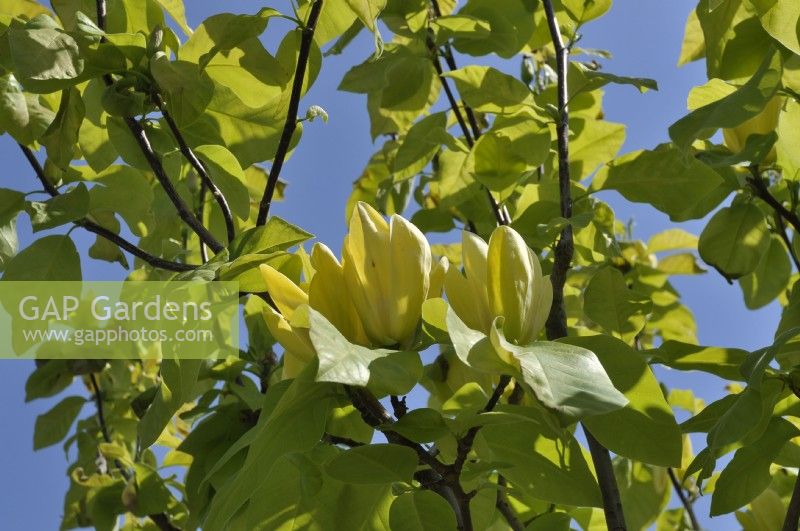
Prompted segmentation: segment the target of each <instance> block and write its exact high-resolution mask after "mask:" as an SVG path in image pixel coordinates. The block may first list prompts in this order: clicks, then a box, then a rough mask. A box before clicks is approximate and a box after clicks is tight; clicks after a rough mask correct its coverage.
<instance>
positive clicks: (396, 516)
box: [389, 490, 456, 531]
mask: <svg viewBox="0 0 800 531" xmlns="http://www.w3.org/2000/svg"><path fill="white" fill-rule="evenodd" d="M389 526H390V528H391V529H392V531H454V530H455V529H456V516H455V514H453V510H452V509H451V508H450V505H449V504H448V503H447V502H446V501H445V499H444V498H442V497H441V496H439V495H438V494H436V493H434V492H433V491H430V490H415V491H413V492H406V493H405V494H401V495H400V496H398V497H397V498H395V500H394V501H393V502H392V508H391V509H390V511H389Z"/></svg>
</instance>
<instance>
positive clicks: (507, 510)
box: [495, 474, 525, 531]
mask: <svg viewBox="0 0 800 531" xmlns="http://www.w3.org/2000/svg"><path fill="white" fill-rule="evenodd" d="M507 484H508V483H507V482H506V478H505V477H504V476H503V475H502V474H501V475H499V476H497V486H498V489H497V501H496V502H495V507H497V510H498V511H500V514H502V515H503V518H505V519H506V522H507V523H508V526H509V527H510V528H511V529H512V531H524V529H525V524H523V523H522V522H521V521H520V519H519V517H517V513H515V512H514V509H513V507H511V504H509V503H508V494H507V493H506V486H507Z"/></svg>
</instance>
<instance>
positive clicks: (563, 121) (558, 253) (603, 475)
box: [542, 0, 627, 531]
mask: <svg viewBox="0 0 800 531" xmlns="http://www.w3.org/2000/svg"><path fill="white" fill-rule="evenodd" d="M542 3H543V6H544V11H545V16H546V18H547V27H548V29H549V30H550V38H551V39H552V41H553V47H554V48H555V52H556V72H557V74H558V111H559V117H558V122H557V123H556V132H557V137H558V138H557V140H558V184H559V190H560V195H561V216H562V217H563V218H565V219H570V218H571V217H572V195H571V190H570V186H571V184H572V181H571V179H570V172H569V107H568V105H567V104H568V101H569V89H568V86H567V69H568V68H569V49H568V48H567V47H566V46H565V45H564V39H563V37H562V36H561V29H560V28H559V27H558V19H557V18H556V14H555V10H554V9H553V2H552V0H542ZM573 254H574V244H573V235H572V225H567V226H566V227H564V229H563V230H562V231H561V236H560V237H559V239H558V243H557V244H556V248H555V253H554V264H553V271H552V273H551V274H550V280H551V282H552V284H553V305H552V307H551V309H550V315H549V316H548V318H547V325H546V327H547V337H548V339H550V340H555V339H559V338H562V337H566V335H567V314H566V311H565V309H564V285H565V284H566V281H567V272H568V271H569V269H570V265H571V263H572V257H573ZM584 432H585V434H586V441H587V443H588V445H589V451H590V452H591V454H592V461H593V462H594V467H595V470H596V471H597V481H598V484H599V486H600V493H601V495H602V497H603V509H604V512H605V516H606V525H607V526H608V529H610V530H613V531H619V530H625V529H627V528H626V526H625V516H624V514H623V510H622V501H621V498H620V496H619V489H618V487H617V481H616V478H615V477H614V468H613V465H612V464H611V456H610V454H609V453H608V450H607V449H606V448H605V447H604V446H603V445H601V444H600V443H599V442H598V441H597V439H595V438H594V436H593V435H592V434H591V433H590V432H589V430H587V429H586V428H585V427H584Z"/></svg>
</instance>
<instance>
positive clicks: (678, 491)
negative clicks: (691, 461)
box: [667, 468, 700, 531]
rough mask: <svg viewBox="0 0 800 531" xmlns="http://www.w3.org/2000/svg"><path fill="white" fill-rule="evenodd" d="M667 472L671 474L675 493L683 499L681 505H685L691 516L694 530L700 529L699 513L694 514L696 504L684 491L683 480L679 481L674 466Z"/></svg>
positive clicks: (688, 514) (684, 507)
mask: <svg viewBox="0 0 800 531" xmlns="http://www.w3.org/2000/svg"><path fill="white" fill-rule="evenodd" d="M667 474H669V480H670V481H671V482H672V486H673V487H674V489H675V494H677V495H678V499H679V500H680V501H681V505H683V509H684V511H686V515H687V516H688V517H689V523H690V524H691V526H692V529H694V531H700V524H699V523H698V522H697V515H695V514H694V506H693V505H692V502H691V501H690V500H689V498H688V497H686V492H684V490H683V486H682V485H681V482H680V481H678V477H677V476H676V475H675V470H673V469H672V468H667Z"/></svg>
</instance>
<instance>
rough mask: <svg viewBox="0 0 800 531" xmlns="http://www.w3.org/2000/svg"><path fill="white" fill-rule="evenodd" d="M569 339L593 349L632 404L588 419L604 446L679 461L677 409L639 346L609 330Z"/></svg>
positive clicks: (653, 460)
mask: <svg viewBox="0 0 800 531" xmlns="http://www.w3.org/2000/svg"><path fill="white" fill-rule="evenodd" d="M568 341H569V343H570V344H573V345H576V346H579V347H583V348H586V349H589V350H591V351H592V352H594V353H595V355H596V356H597V357H598V359H599V360H600V363H602V364H603V367H604V368H605V370H606V373H607V374H608V376H609V378H611V382H612V383H613V384H614V387H615V388H617V389H619V390H620V391H622V392H623V393H624V394H625V398H627V399H628V405H626V406H625V407H624V408H623V409H619V410H617V411H612V412H610V413H606V414H604V415H598V416H593V417H586V418H585V419H584V420H583V422H584V425H585V426H586V427H587V428H588V429H589V431H590V432H591V433H592V435H594V436H595V437H596V438H597V440H598V441H600V442H601V443H602V444H603V446H605V447H606V448H608V449H609V450H611V451H612V452H614V453H616V454H619V455H624V456H625V457H628V458H630V459H633V460H636V461H641V462H644V463H649V464H652V465H658V466H673V467H678V466H680V463H681V452H682V448H683V441H682V437H681V430H680V428H679V427H678V423H677V422H676V421H675V416H674V415H673V413H672V409H671V408H670V406H669V404H668V403H667V401H666V399H665V398H664V393H663V392H662V391H661V385H660V384H659V382H658V380H657V379H656V377H655V375H654V374H653V372H652V370H650V367H649V366H648V365H647V363H645V361H644V360H643V359H642V358H641V357H639V356H638V355H637V353H636V351H635V350H634V349H632V348H631V347H630V346H628V345H626V344H625V343H623V342H621V341H619V340H617V339H613V338H610V337H608V336H588V337H577V338H570V339H569V340H568Z"/></svg>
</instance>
